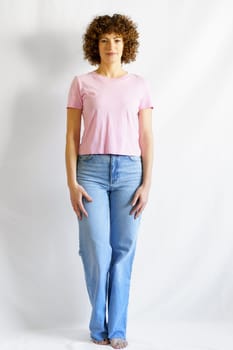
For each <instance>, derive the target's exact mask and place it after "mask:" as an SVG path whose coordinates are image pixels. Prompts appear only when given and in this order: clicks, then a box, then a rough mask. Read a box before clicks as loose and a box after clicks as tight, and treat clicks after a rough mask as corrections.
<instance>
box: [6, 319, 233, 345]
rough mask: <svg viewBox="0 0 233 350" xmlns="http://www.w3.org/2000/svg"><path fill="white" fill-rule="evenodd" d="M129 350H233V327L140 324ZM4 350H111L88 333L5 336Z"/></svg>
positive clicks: (54, 331) (130, 338)
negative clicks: (95, 341)
mask: <svg viewBox="0 0 233 350" xmlns="http://www.w3.org/2000/svg"><path fill="white" fill-rule="evenodd" d="M128 341H129V346H128V347H127V349H128V350H233V323H202V324H201V323H181V322H180V323H166V322H158V323H157V322H156V323H153V324H149V323H148V324H145V323H144V324H143V327H142V325H139V324H138V323H135V324H132V323H131V325H130V327H129V326H128ZM0 349H1V350H100V349H101V350H103V349H106V350H108V349H109V350H110V349H112V348H111V347H110V346H106V345H105V346H100V345H95V344H93V343H91V342H90V340H89V333H88V331H87V330H86V329H81V328H80V329H50V330H33V331H32V330H30V331H29V330H28V331H21V332H19V331H17V332H16V331H15V332H9V331H8V332H5V334H2V335H1V338H0Z"/></svg>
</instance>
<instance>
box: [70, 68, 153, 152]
mask: <svg viewBox="0 0 233 350" xmlns="http://www.w3.org/2000/svg"><path fill="white" fill-rule="evenodd" d="M68 107H71V108H78V109H81V110H82V117H83V124H84V131H83V135H82V138H81V143H80V146H79V154H121V155H137V156H139V155H141V149H140V146H139V124H138V112H139V110H141V109H144V108H153V105H152V102H151V97H150V93H149V88H148V85H147V82H146V81H145V79H144V78H143V77H141V76H139V75H136V74H131V73H127V74H126V75H123V76H122V77H119V78H108V77H106V76H103V75H100V74H98V73H96V72H95V71H92V72H88V73H86V74H82V75H79V76H75V77H74V78H73V81H72V83H71V86H70V89H69V93H68V101H67V108H68Z"/></svg>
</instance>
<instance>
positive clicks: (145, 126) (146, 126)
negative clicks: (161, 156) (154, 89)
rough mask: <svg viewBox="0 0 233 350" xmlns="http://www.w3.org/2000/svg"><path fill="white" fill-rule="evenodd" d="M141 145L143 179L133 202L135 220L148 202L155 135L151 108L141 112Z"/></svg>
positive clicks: (132, 211) (132, 212)
mask: <svg viewBox="0 0 233 350" xmlns="http://www.w3.org/2000/svg"><path fill="white" fill-rule="evenodd" d="M139 144H140V148H141V154H142V168H143V179H142V184H141V186H139V188H138V189H137V191H136V192H135V195H134V197H133V200H132V206H133V208H132V210H131V212H130V213H131V214H134V217H135V219H136V218H137V217H138V216H139V215H140V214H141V212H142V211H143V209H144V208H145V206H146V203H147V201H148V195H149V190H150V186H151V174H152V165H153V133H152V110H151V108H147V109H142V110H140V111H139Z"/></svg>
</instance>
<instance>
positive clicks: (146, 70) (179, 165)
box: [0, 0, 233, 350]
mask: <svg viewBox="0 0 233 350" xmlns="http://www.w3.org/2000/svg"><path fill="white" fill-rule="evenodd" d="M115 3H116V4H115ZM116 12H118V13H123V14H126V15H129V16H130V17H132V19H133V20H134V21H135V22H136V23H137V24H138V29H139V31H140V50H139V54H138V58H137V61H136V62H134V63H132V64H131V65H126V66H125V68H126V69H127V70H128V71H130V72H135V73H138V74H141V75H143V76H145V78H147V79H148V81H149V83H150V85H151V91H152V97H153V101H154V104H155V106H156V107H155V109H154V111H153V130H154V138H155V162H154V169H153V184H152V189H151V194H150V201H149V204H148V205H147V208H146V209H145V212H144V217H143V221H142V224H141V229H140V236H139V241H138V248H137V254H136V258H135V264H134V270H133V277H132V286H131V299H130V306H129V322H133V321H135V322H136V321H138V324H139V325H140V324H142V323H143V322H148V320H149V321H150V325H151V327H152V326H153V325H155V324H156V322H162V321H172V322H173V321H174V322H181V321H182V322H194V321H197V322H227V323H231V322H233V300H232V299H233V223H232V208H233V186H232V179H233V141H232V135H233V118H232V117H233V105H232V91H233V90H232V88H233V84H232V81H233V46H232V43H233V20H232V18H233V3H232V2H231V1H227V0H219V1H218V0H216V1H210V0H209V1H208V0H202V1H200V0H198V1H194V0H190V1H188V0H187V1H181V0H176V1H173V0H166V1H159V0H157V1H156V0H155V1H149V0H145V1H143V2H141V1H135V0H134V1H133V0H124V1H123V0H119V1H117V2H111V1H107V0H102V1H94V0H89V1H85V2H83V1H81V0H75V1H74V0H72V1H71V0H60V1H54V0H46V1H45V0H30V1H29V0H21V1H16V0H1V2H0V17H1V18H0V23H1V34H0V38H1V67H0V74H1V104H0V109H1V125H0V132H1V136H0V168H1V169H0V171H1V173H0V174H1V182H0V199H1V201H0V206H1V207H0V209H1V227H0V229H1V241H0V278H1V287H0V310H1V312H0V329H1V332H3V333H4V331H5V332H7V331H9V330H20V329H32V328H33V329H35V328H43V329H51V328H69V327H70V328H72V327H77V328H78V327H84V328H85V327H87V322H88V319H89V311H90V309H89V302H88V298H87V293H86V290H85V285H84V278H83V270H82V265H81V261H80V258H79V255H78V227H77V221H76V217H75V215H74V213H73V211H72V207H71V205H70V201H69V192H68V189H67V185H66V175H65V158H64V157H65V153H64V150H65V128H66V108H65V107H66V100H67V93H68V88H69V86H70V83H71V80H72V79H73V76H74V75H76V74H81V73H83V72H86V71H90V70H93V69H94V67H92V66H89V65H88V63H87V62H85V61H84V60H83V56H82V43H81V37H82V34H83V32H84V30H85V28H86V26H87V24H88V23H89V22H90V21H91V20H92V19H93V17H94V16H95V15H103V14H113V13H116ZM152 328H153V327H152ZM80 349H81V348H80ZM222 349H226V347H225V348H221V350H222ZM231 349H232V347H231Z"/></svg>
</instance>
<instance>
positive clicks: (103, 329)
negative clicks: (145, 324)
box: [77, 154, 142, 340]
mask: <svg viewBox="0 0 233 350" xmlns="http://www.w3.org/2000/svg"><path fill="white" fill-rule="evenodd" d="M77 181H78V183H79V184H80V185H81V186H83V187H84V189H85V190H86V191H87V193H88V194H89V195H90V196H91V197H92V200H93V201H92V202H88V201H86V200H85V199H84V200H83V202H84V207H85V209H86V210H87V213H88V217H86V216H84V215H83V216H82V220H79V219H78V223H79V254H80V256H81V259H82V263H83V267H84V273H85V280H86V286H87V291H88V295H89V299H90V303H91V306H92V313H91V319H90V324H89V329H90V332H91V338H93V339H96V340H102V339H104V338H109V339H112V338H122V339H125V338H126V322H127V308H128V301H129V289H130V278H131V270H132V263H133V259H134V255H135V248H136V240H137V232H138V227H139V223H140V220H141V215H139V217H138V218H136V219H135V218H134V215H129V213H130V210H131V209H132V206H131V200H132V198H133V195H134V193H135V191H136V189H137V188H138V187H139V186H140V184H141V182H142V159H141V157H140V156H125V155H111V154H90V155H79V156H78V158H77Z"/></svg>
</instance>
